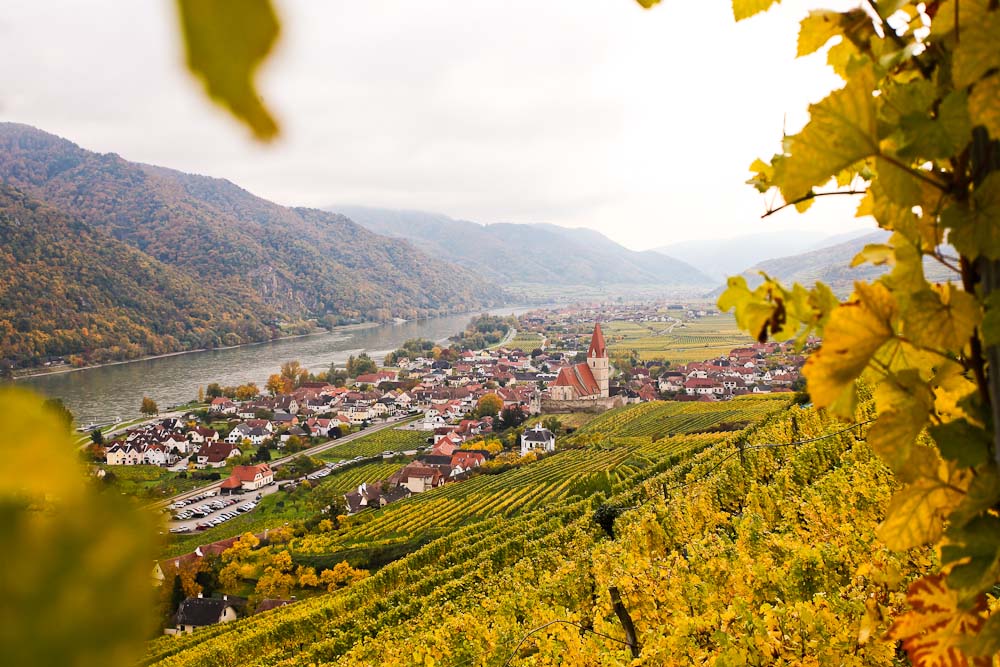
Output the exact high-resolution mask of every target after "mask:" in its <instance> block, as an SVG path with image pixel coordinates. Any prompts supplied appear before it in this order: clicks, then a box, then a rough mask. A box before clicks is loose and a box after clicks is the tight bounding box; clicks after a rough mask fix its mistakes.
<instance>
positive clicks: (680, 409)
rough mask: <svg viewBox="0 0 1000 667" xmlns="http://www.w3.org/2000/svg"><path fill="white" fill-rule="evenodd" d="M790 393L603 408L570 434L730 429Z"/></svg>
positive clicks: (593, 436) (594, 437)
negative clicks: (601, 411) (601, 412)
mask: <svg viewBox="0 0 1000 667" xmlns="http://www.w3.org/2000/svg"><path fill="white" fill-rule="evenodd" d="M790 400H791V399H790V395H789V394H768V395H766V397H756V396H745V397H739V398H736V399H734V400H732V401H724V402H718V403H697V402H687V401H685V402H681V401H652V402H649V403H640V404H638V405H630V406H625V407H623V408H618V409H616V410H611V411H610V412H606V413H604V414H603V415H601V416H600V417H598V418H597V419H594V420H593V421H591V422H589V423H588V424H586V425H585V426H583V427H582V428H580V429H579V430H578V431H576V432H575V433H574V434H573V436H572V437H571V439H570V441H571V442H577V443H594V442H598V441H600V440H601V439H602V438H608V437H611V436H612V435H614V436H616V437H619V438H630V437H636V436H639V437H649V438H652V439H653V440H658V439H660V438H662V437H664V436H667V435H671V434H677V433H698V432H703V431H706V430H710V429H720V428H721V429H725V428H729V429H730V430H731V429H732V427H733V426H735V425H740V424H743V423H745V422H752V421H756V420H758V419H762V418H764V417H766V416H767V415H769V414H771V413H773V412H776V411H778V410H781V409H783V408H785V407H787V405H788V403H789V401H790Z"/></svg>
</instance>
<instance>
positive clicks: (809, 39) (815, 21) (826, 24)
mask: <svg viewBox="0 0 1000 667" xmlns="http://www.w3.org/2000/svg"><path fill="white" fill-rule="evenodd" d="M839 34H840V12H834V11H831V10H829V9H815V10H813V11H811V12H809V16H807V17H805V18H804V19H802V23H801V27H800V28H799V43H798V52H797V54H796V55H797V56H798V57H799V58H801V57H802V56H808V55H809V54H810V53H815V52H816V51H819V50H820V49H822V48H823V47H824V46H826V43H827V42H829V41H830V40H831V39H832V38H834V37H836V36H837V35H839Z"/></svg>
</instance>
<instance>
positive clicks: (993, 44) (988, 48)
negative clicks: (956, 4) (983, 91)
mask: <svg viewBox="0 0 1000 667" xmlns="http://www.w3.org/2000/svg"><path fill="white" fill-rule="evenodd" d="M990 4H991V3H990V2H989V0H963V2H962V5H961V13H960V14H959V21H960V30H961V36H962V39H961V41H960V42H959V43H958V44H957V45H956V46H955V61H954V64H953V65H952V77H953V78H954V80H955V87H956V88H965V87H966V86H968V85H970V84H973V83H975V82H976V81H978V80H979V79H980V78H981V77H982V76H983V74H985V73H986V72H988V71H989V70H991V69H995V68H997V67H1000V49H998V48H997V44H998V43H1000V11H998V10H995V9H992V8H991V7H990Z"/></svg>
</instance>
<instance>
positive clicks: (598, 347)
mask: <svg viewBox="0 0 1000 667" xmlns="http://www.w3.org/2000/svg"><path fill="white" fill-rule="evenodd" d="M587 356H588V357H606V356H608V346H607V345H606V344H605V342H604V334H603V333H602V332H601V323H600V322H598V323H596V324H595V325H594V335H593V336H591V337H590V349H589V350H587Z"/></svg>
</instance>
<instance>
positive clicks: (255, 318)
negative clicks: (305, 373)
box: [0, 185, 273, 364]
mask: <svg viewBox="0 0 1000 667" xmlns="http://www.w3.org/2000/svg"><path fill="white" fill-rule="evenodd" d="M0 257H2V258H3V261H0V266H2V267H7V268H6V269H0V351H2V353H0V360H3V361H4V362H6V363H13V364H23V363H26V362H28V361H30V360H32V359H45V358H47V357H52V356H63V355H77V356H80V357H81V358H82V357H84V356H86V357H87V358H88V360H90V361H94V362H100V361H107V360H109V359H114V358H128V357H135V356H139V355H140V354H149V353H152V354H158V353H163V352H169V351H171V350H175V349H179V348H182V347H190V348H199V347H211V346H217V345H233V344H237V343H241V342H248V341H251V340H259V339H261V338H264V337H267V336H269V335H270V328H269V327H267V326H265V325H264V324H263V320H265V319H269V318H270V317H273V315H272V314H271V311H269V310H265V311H263V312H254V311H252V310H250V309H249V308H247V307H246V306H245V305H244V304H242V303H241V302H239V301H238V300H235V299H233V298H231V297H226V296H219V297H213V296H210V295H208V294H206V292H205V290H204V288H203V287H202V286H200V285H199V284H198V283H197V282H196V281H194V280H192V279H191V278H189V277H188V276H186V275H185V274H183V273H181V272H180V271H178V270H176V269H175V268H173V267H172V266H170V265H168V264H164V263H162V262H159V261H157V260H155V259H153V258H151V257H149V256H148V255H145V254H144V253H142V252H140V251H138V250H136V249H134V248H132V247H131V246H128V245H126V244H125V243H122V242H121V241H117V240H115V239H113V238H111V237H109V236H107V235H106V234H104V233H102V232H100V231H98V230H96V229H94V228H93V227H91V226H90V225H88V224H87V223H85V222H81V221H79V220H76V219H73V218H70V217H69V216H66V215H64V214H63V213H61V212H59V211H57V210H55V209H53V208H51V207H49V206H47V205H46V204H42V203H40V202H38V201H35V200H32V199H31V198H29V197H28V196H26V195H25V194H23V193H21V192H19V191H17V190H14V189H12V188H9V187H6V186H2V185H0ZM220 313H221V314H222V315H220Z"/></svg>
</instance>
